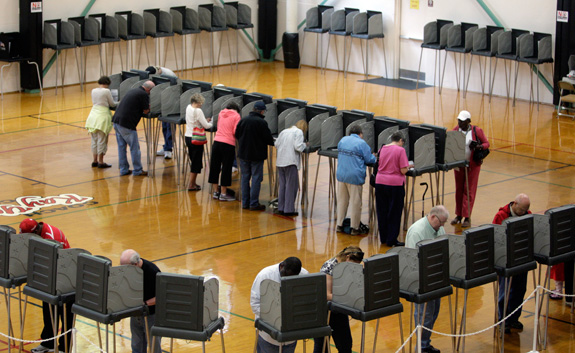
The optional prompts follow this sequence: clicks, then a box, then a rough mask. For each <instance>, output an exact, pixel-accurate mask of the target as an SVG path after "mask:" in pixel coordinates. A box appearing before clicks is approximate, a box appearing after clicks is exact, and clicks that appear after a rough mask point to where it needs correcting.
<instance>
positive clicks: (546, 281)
mask: <svg viewBox="0 0 575 353" xmlns="http://www.w3.org/2000/svg"><path fill="white" fill-rule="evenodd" d="M541 266H542V265H541V264H540V265H539V280H538V282H537V283H539V285H541ZM550 270H551V266H547V271H546V272H545V279H544V282H543V288H544V289H547V287H548V285H549V282H550ZM542 295H543V298H542V300H541V301H540V302H539V305H538V306H537V307H536V308H537V314H538V315H537V317H541V311H542V310H543V304H544V303H545V299H547V305H546V311H545V327H541V326H538V330H537V331H536V332H537V336H538V342H539V344H540V345H542V347H543V349H546V348H547V327H548V325H549V292H548V291H544V292H543V293H542ZM541 329H543V330H544V333H543V337H541ZM541 341H543V343H541Z"/></svg>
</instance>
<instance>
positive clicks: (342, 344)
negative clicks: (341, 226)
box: [313, 245, 364, 353]
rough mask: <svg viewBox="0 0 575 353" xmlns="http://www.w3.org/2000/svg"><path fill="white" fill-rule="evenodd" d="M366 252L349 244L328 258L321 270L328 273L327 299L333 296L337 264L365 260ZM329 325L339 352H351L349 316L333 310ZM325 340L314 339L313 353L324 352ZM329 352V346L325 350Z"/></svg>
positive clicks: (357, 262)
mask: <svg viewBox="0 0 575 353" xmlns="http://www.w3.org/2000/svg"><path fill="white" fill-rule="evenodd" d="M363 256H364V253H363V251H362V250H361V248H360V247H358V246H354V245H351V246H348V247H346V248H345V249H343V250H342V251H340V252H339V253H338V254H337V255H336V256H335V257H332V258H331V259H329V260H327V261H326V262H325V263H324V264H323V266H321V269H320V270H319V272H321V273H325V274H326V277H325V279H326V284H327V300H328V301H331V300H332V297H333V268H334V267H335V265H337V264H339V263H343V262H354V263H356V264H359V263H361V262H362V261H363ZM329 326H330V327H331V329H332V335H331V337H332V338H333V342H334V343H335V347H336V348H337V351H338V352H339V353H351V348H352V346H353V338H352V337H351V329H350V327H349V316H347V315H345V314H342V313H337V312H333V311H332V312H331V314H330V315H329ZM324 342H325V340H324V339H323V337H322V338H316V339H314V345H313V353H323V352H324V349H323V346H324ZM325 352H327V348H326V350H325Z"/></svg>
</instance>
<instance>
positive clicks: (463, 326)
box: [455, 289, 469, 352]
mask: <svg viewBox="0 0 575 353" xmlns="http://www.w3.org/2000/svg"><path fill="white" fill-rule="evenodd" d="M456 291H457V289H456ZM468 294H469V290H468V289H465V292H464V299H463V312H462V314H461V327H460V328H459V335H460V337H459V338H458V339H457V351H458V352H459V347H460V346H461V352H465V336H461V335H465V332H466V331H467V295H468ZM455 312H456V313H455V315H456V316H457V309H456V310H455ZM455 330H457V325H456V326H455Z"/></svg>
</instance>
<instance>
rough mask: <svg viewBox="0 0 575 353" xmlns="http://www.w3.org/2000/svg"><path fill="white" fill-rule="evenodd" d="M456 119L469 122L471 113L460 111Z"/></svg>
mask: <svg viewBox="0 0 575 353" xmlns="http://www.w3.org/2000/svg"><path fill="white" fill-rule="evenodd" d="M457 119H458V120H461V121H465V120H471V113H469V112H468V111H467V110H462V111H461V112H460V113H459V115H458V116H457Z"/></svg>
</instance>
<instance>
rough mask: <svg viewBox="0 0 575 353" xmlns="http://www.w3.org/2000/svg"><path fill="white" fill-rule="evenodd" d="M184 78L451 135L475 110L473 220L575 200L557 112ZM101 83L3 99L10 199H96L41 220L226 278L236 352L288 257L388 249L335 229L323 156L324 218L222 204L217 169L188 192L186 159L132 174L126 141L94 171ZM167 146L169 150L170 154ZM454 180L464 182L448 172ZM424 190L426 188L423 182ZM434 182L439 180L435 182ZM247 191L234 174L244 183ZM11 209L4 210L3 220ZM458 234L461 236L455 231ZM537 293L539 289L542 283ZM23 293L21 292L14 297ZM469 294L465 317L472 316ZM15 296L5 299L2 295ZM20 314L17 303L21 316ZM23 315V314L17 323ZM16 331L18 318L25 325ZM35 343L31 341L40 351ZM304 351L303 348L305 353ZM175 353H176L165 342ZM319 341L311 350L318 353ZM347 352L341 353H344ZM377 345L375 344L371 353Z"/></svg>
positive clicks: (261, 73)
mask: <svg viewBox="0 0 575 353" xmlns="http://www.w3.org/2000/svg"><path fill="white" fill-rule="evenodd" d="M180 76H181V77H182V78H188V79H191V78H193V79H197V80H203V81H210V82H213V84H214V85H215V84H218V83H222V84H224V85H227V86H231V87H241V88H245V89H247V90H248V92H261V93H267V94H271V95H273V96H274V97H275V98H286V97H292V98H298V99H304V100H306V101H308V102H309V103H321V104H329V105H334V106H336V107H338V109H362V110H367V111H371V112H374V113H375V114H376V116H379V115H386V116H390V117H395V118H400V119H404V120H409V121H411V122H413V123H429V124H435V125H440V126H445V127H448V128H452V127H453V126H455V125H456V116H457V114H458V112H459V111H460V110H462V109H466V110H469V111H470V112H471V115H472V123H473V124H477V125H478V126H480V127H482V128H483V129H484V131H485V133H486V135H487V136H488V138H489V140H490V143H491V150H492V153H491V155H490V156H489V157H488V159H487V160H486V162H485V164H484V165H483V168H482V172H481V176H480V179H479V189H478V194H477V202H476V204H475V209H474V212H473V216H472V224H473V225H475V226H477V225H481V224H484V223H490V222H491V221H492V219H493V216H494V215H495V213H496V212H497V210H498V209H499V207H501V206H503V205H505V204H506V203H508V202H510V201H512V200H513V198H514V197H515V195H516V194H518V193H520V192H525V193H527V194H528V195H529V196H530V197H531V202H532V207H531V209H532V211H533V212H534V213H542V212H544V211H545V210H547V209H548V208H551V207H556V206H560V205H564V204H568V203H572V202H573V199H574V197H573V196H574V189H575V178H573V174H574V173H575V168H574V165H575V144H574V143H573V142H574V139H575V132H574V131H575V130H574V126H575V123H574V122H573V121H572V120H571V119H568V118H561V119H557V118H555V115H554V109H553V107H552V106H550V105H541V106H540V108H539V110H538V109H537V106H536V105H532V104H529V103H528V102H524V101H519V102H518V103H517V105H516V107H512V105H511V101H509V100H507V99H506V98H505V97H494V98H493V100H492V102H491V103H489V101H488V97H486V96H482V95H481V94H476V93H469V94H468V95H467V98H466V99H463V97H462V94H461V92H457V91H455V90H450V89H445V90H444V91H443V94H442V95H441V96H440V95H438V92H437V89H436V88H433V87H431V88H425V89H420V90H419V91H417V92H416V91H408V90H401V89H396V88H389V87H384V86H378V85H372V84H366V83H362V82H358V81H359V80H362V79H363V78H364V77H363V75H354V74H348V76H347V79H346V78H344V76H343V73H342V72H335V71H326V72H325V74H321V73H320V71H319V70H316V69H315V68H309V67H304V68H302V69H301V71H298V70H293V69H292V70H287V69H284V67H283V63H280V62H276V63H260V64H259V65H255V64H254V63H246V64H242V65H240V70H239V71H235V70H231V69H230V67H228V66H221V67H218V68H215V69H214V71H213V72H212V73H210V72H209V70H202V69H198V70H193V71H187V72H185V73H184V74H181V73H180ZM95 86H96V85H95V84H88V85H87V86H86V88H85V90H84V92H80V87H79V86H78V85H75V86H69V87H65V88H64V89H63V90H59V92H58V95H57V96H56V95H54V89H47V90H45V93H44V97H43V98H42V97H40V96H39V95H35V94H6V95H5V96H4V100H3V102H2V104H1V106H2V111H1V112H2V115H1V120H0V122H1V125H0V141H1V144H0V183H1V185H2V187H1V189H0V200H1V202H0V204H1V205H14V204H15V203H16V199H17V198H19V197H22V196H42V197H47V196H57V195H60V194H70V193H72V194H77V195H80V196H87V197H91V198H93V200H91V201H90V202H88V203H86V204H80V205H68V206H66V205H56V206H53V207H46V208H42V209H40V210H39V211H37V212H35V213H34V214H33V215H32V217H34V218H36V219H38V220H41V221H44V222H46V223H49V224H52V225H54V226H57V227H58V228H60V229H62V230H63V231H64V233H65V234H66V235H67V237H68V239H69V241H70V244H71V245H72V247H79V248H83V249H86V250H88V251H90V252H91V253H92V254H97V255H104V256H107V257H109V258H110V259H112V260H113V262H114V265H117V264H119V256H120V253H121V252H122V251H123V250H124V249H126V248H134V249H136V250H137V251H139V252H140V254H141V255H142V257H144V258H146V259H148V260H151V261H154V262H155V263H156V264H157V265H158V266H159V267H160V269H161V270H162V271H164V272H173V273H182V274H194V275H201V276H216V277H217V278H219V281H220V313H221V315H222V316H223V317H224V318H225V320H226V327H225V342H226V351H227V352H231V353H234V352H251V351H252V349H253V344H254V328H253V317H254V315H253V314H252V311H251V308H250V305H249V297H250V288H251V285H252V281H253V279H254V277H255V276H256V274H257V273H258V271H260V270H261V269H262V268H264V267H265V266H268V265H270V264H273V263H277V262H280V261H281V260H283V259H284V258H286V257H288V256H298V257H299V258H300V259H301V260H302V262H303V265H304V267H305V268H307V269H308V270H309V271H310V272H316V271H318V270H319V268H320V267H321V265H322V264H323V262H324V261H325V260H327V259H329V258H331V257H332V256H334V255H335V254H336V253H337V252H338V251H340V250H341V249H343V248H344V247H346V246H348V245H359V246H360V247H361V248H362V249H363V250H364V251H365V252H366V254H367V256H371V255H374V254H377V253H384V252H385V251H387V250H388V248H387V247H386V246H380V244H379V241H378V239H377V237H376V236H374V235H373V232H372V234H370V235H368V236H366V237H357V236H348V235H343V234H337V233H336V232H335V219H334V216H333V210H331V209H330V207H329V202H328V165H327V162H326V160H325V159H323V160H322V163H321V167H320V171H319V173H320V176H319V178H318V181H317V190H316V191H317V196H316V201H315V207H314V212H313V217H310V208H309V207H307V208H305V209H303V210H301V209H299V210H298V211H299V212H300V215H299V216H298V217H296V218H293V219H291V218H286V217H281V216H275V215H273V214H272V212H271V210H269V209H268V210H267V211H265V212H251V211H246V210H242V209H241V205H240V202H228V203H223V202H219V201H215V200H212V198H211V195H210V194H209V192H208V190H209V186H208V184H207V172H206V170H205V169H204V171H203V173H202V174H201V175H200V176H199V178H198V180H199V182H200V183H201V185H202V187H203V189H204V190H202V191H200V192H188V191H186V187H185V185H177V182H176V181H177V179H176V175H175V169H176V168H175V162H174V161H173V160H171V161H165V160H164V159H162V158H158V159H157V164H156V176H155V178H150V177H134V176H125V177H120V176H119V173H118V169H117V166H118V158H117V148H116V141H115V137H114V135H113V131H112V134H111V136H110V142H109V151H108V154H107V155H106V158H105V161H106V162H108V163H110V164H112V165H113V167H112V168H109V169H105V170H99V169H97V168H91V167H90V163H91V160H92V157H91V151H90V137H89V135H88V133H87V132H86V130H85V129H84V128H83V126H84V122H85V119H86V117H87V115H88V113H89V111H90V108H91V98H90V91H91V89H92V88H94V87H95ZM139 133H140V140H141V147H142V149H143V156H142V160H143V162H144V163H145V161H146V156H145V155H144V154H145V153H144V151H145V142H144V134H143V128H142V124H140V131H139ZM160 148H161V147H160ZM316 167H317V156H316V155H312V156H311V157H310V173H309V175H310V192H312V191H313V190H312V189H313V181H314V176H315V171H316ZM449 174H451V173H449ZM420 181H421V180H420ZM424 181H428V180H427V179H424ZM238 187H239V178H237V176H236V178H235V181H234V186H233V188H236V189H237V188H238ZM364 194H365V195H364V196H365V197H364V208H363V221H364V222H367V220H368V210H367V187H366V188H364ZM422 194H423V188H419V186H418V188H417V189H416V191H415V198H416V200H417V203H416V205H415V209H416V216H417V217H419V216H420V215H421V212H422V211H423V210H424V211H425V212H427V211H429V209H430V208H431V199H430V194H429V193H428V194H427V196H426V199H425V202H424V203H422V202H421V198H422ZM453 194H454V185H453V176H451V175H447V177H446V184H445V205H446V206H447V208H448V209H449V210H450V212H452V213H453V211H454V200H453V198H454V196H453ZM260 196H261V201H262V202H267V201H269V200H270V195H269V188H268V178H267V177H265V178H264V184H263V185H262V190H261V195H260ZM6 209H9V207H8V208H2V209H1V210H2V212H3V213H5V212H4V211H5V210H6ZM24 218H25V216H23V215H18V216H6V215H5V214H3V215H2V217H1V218H0V224H8V225H10V226H12V227H14V228H18V224H19V222H20V221H21V220H22V219H24ZM446 230H447V232H452V233H453V232H454V233H457V232H460V231H461V229H460V228H454V227H452V226H450V225H447V226H446ZM529 278H530V283H529V286H528V293H530V292H531V291H532V290H533V286H532V283H531V282H532V281H531V276H529ZM15 298H17V297H15ZM461 298H462V295H460V300H459V302H460V304H459V310H461ZM2 301H4V299H2ZM534 307H535V304H534V300H530V301H529V302H528V303H527V304H526V306H525V310H524V311H523V315H522V318H521V320H522V322H523V323H524V324H525V330H524V331H523V332H521V333H516V332H514V333H512V334H510V335H506V339H505V345H506V349H507V351H508V352H526V351H530V350H531V346H532V342H533V325H534V322H533V312H534ZM2 308H3V309H2V314H1V315H2V320H0V332H1V333H7V332H8V329H7V320H6V314H5V309H4V308H5V306H4V304H2ZM17 309H18V306H17V300H13V301H12V310H13V311H12V312H13V313H16V312H17V311H16V310H17ZM448 309H449V306H448V301H447V298H445V299H444V300H443V304H442V307H441V313H440V315H439V319H438V321H437V324H436V327H435V329H436V330H438V331H441V332H449V322H450V321H449V310H448ZM404 310H405V311H404V314H403V316H402V318H403V327H404V332H406V337H407V335H409V305H408V304H407V303H405V302H404ZM493 311H494V303H493V289H492V286H491V285H486V286H483V287H480V288H475V289H473V290H471V291H470V297H469V307H468V313H467V316H468V324H467V331H468V332H475V331H479V330H482V329H484V328H487V327H489V326H490V325H492V323H493ZM550 313H551V319H550V321H549V347H548V351H549V352H561V353H569V352H575V346H574V343H573V342H575V339H574V334H575V327H574V325H573V323H574V319H573V316H572V315H571V313H570V310H569V308H568V307H566V306H565V305H563V303H562V302H561V301H553V302H551V305H550ZM14 317H16V315H14ZM13 321H14V324H15V329H16V332H18V329H17V327H18V324H17V320H15V319H13ZM351 326H352V333H353V337H354V341H355V342H354V343H355V344H354V351H356V352H358V351H359V348H360V345H359V342H360V332H361V324H360V323H359V322H356V321H353V320H352V322H351ZM381 326H382V327H380V329H379V332H378V349H377V351H378V352H395V351H396V350H397V349H398V347H399V345H400V338H399V326H398V320H397V318H396V317H389V318H385V319H383V320H382V322H381ZM76 327H77V328H78V330H79V331H81V332H82V334H84V335H86V336H87V337H88V338H89V339H90V340H91V341H92V342H94V343H96V342H97V333H96V332H97V330H96V328H95V324H94V322H92V321H90V320H87V319H85V318H82V317H78V319H77V324H76ZM41 328H42V322H41V310H40V308H39V307H38V302H37V301H35V300H32V304H31V305H29V306H28V312H27V317H26V326H25V331H24V338H25V339H38V338H39V334H40V330H41ZM374 330H375V322H370V323H368V324H367V335H366V341H367V344H368V347H371V344H372V342H373V338H374ZM116 334H117V347H118V351H119V352H128V351H130V348H129V347H130V330H129V324H128V321H127V320H124V321H123V322H121V323H120V324H118V325H117V327H116ZM218 335H219V334H217V333H216V334H215V335H214V340H213V342H209V343H207V346H208V350H209V351H211V352H220V351H221V348H220V343H219V337H217V336H218ZM432 339H433V342H432V344H433V345H434V346H435V347H437V348H440V349H442V350H443V351H444V352H447V351H449V350H450V349H451V341H450V339H449V338H447V337H441V336H439V335H436V334H434V335H433V336H432ZM1 340H2V342H0V351H6V350H7V346H6V339H5V338H1ZM35 345H36V344H31V343H30V344H26V345H25V351H26V352H28V351H29V350H30V349H31V348H33V347H34V346H35ZM174 345H175V347H177V349H176V350H177V351H178V352H192V351H195V352H197V351H199V350H200V349H201V348H200V346H201V344H200V343H197V342H189V341H183V340H179V341H176V342H175V343H174ZM302 346H303V344H302V342H300V343H298V348H297V352H302V351H303V348H302ZM163 347H164V349H165V350H167V349H168V347H169V344H168V340H167V339H164V345H163ZM312 347H313V344H312V343H311V342H308V343H307V348H308V349H312ZM466 348H467V351H469V352H480V351H482V352H483V351H497V348H496V345H495V344H494V339H493V331H492V330H489V331H487V332H485V333H482V334H479V335H476V336H473V337H469V338H468V339H467V341H466ZM334 349H335V348H334ZM369 349H371V348H369ZM78 351H79V352H96V351H97V349H96V348H95V347H92V346H90V344H89V343H88V342H87V341H86V340H85V339H83V338H79V339H78Z"/></svg>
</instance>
